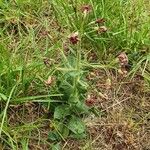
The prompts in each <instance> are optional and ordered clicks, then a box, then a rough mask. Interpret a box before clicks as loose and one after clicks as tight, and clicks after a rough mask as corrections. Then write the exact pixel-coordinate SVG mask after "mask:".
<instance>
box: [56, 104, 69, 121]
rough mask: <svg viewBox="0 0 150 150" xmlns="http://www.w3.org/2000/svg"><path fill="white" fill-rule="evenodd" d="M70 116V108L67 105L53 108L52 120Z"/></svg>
mask: <svg viewBox="0 0 150 150" xmlns="http://www.w3.org/2000/svg"><path fill="white" fill-rule="evenodd" d="M69 114H70V107H69V106H68V105H61V106H58V107H56V108H55V111H54V119H63V118H64V117H66V116H68V115H69Z"/></svg>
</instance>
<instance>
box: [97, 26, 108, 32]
mask: <svg viewBox="0 0 150 150" xmlns="http://www.w3.org/2000/svg"><path fill="white" fill-rule="evenodd" d="M107 30H108V29H107V27H105V26H101V27H99V28H98V33H104V32H107Z"/></svg>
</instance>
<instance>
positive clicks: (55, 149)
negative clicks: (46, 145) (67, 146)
mask: <svg viewBox="0 0 150 150" xmlns="http://www.w3.org/2000/svg"><path fill="white" fill-rule="evenodd" d="M51 147H52V150H61V147H60V143H57V144H52V146H51Z"/></svg>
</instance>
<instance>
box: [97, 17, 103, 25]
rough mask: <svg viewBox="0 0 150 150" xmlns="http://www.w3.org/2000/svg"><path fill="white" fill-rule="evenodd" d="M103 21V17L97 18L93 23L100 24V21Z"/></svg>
mask: <svg viewBox="0 0 150 150" xmlns="http://www.w3.org/2000/svg"><path fill="white" fill-rule="evenodd" d="M104 22H105V19H104V18H98V19H97V20H96V21H95V23H97V24H101V23H104Z"/></svg>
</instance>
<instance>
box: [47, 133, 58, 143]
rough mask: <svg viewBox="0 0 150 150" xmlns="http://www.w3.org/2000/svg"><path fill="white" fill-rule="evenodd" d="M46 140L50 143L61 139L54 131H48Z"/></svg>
mask: <svg viewBox="0 0 150 150" xmlns="http://www.w3.org/2000/svg"><path fill="white" fill-rule="evenodd" d="M48 139H49V140H51V141H56V140H60V139H61V137H60V136H59V134H58V133H57V132H56V131H50V132H49V134H48Z"/></svg>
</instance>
